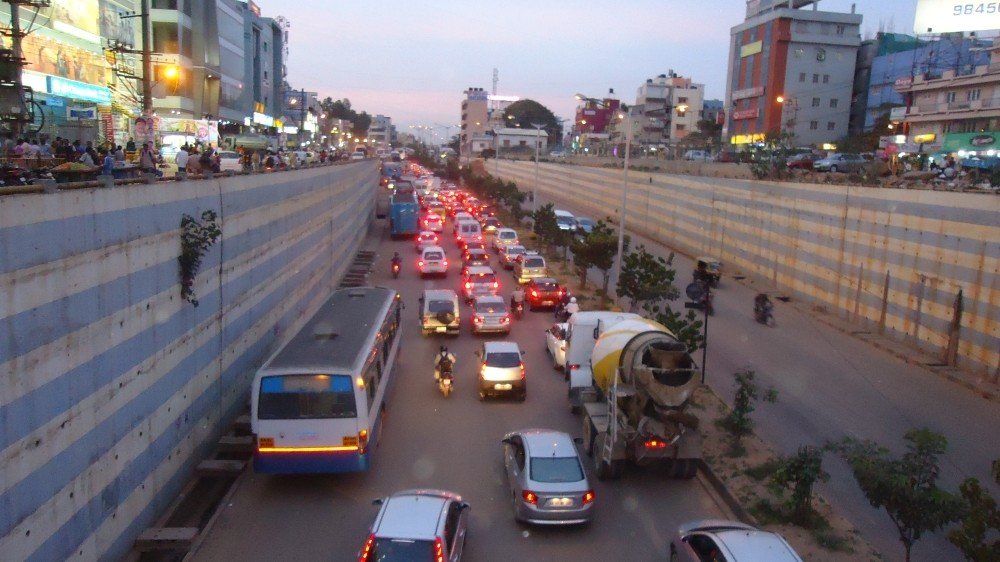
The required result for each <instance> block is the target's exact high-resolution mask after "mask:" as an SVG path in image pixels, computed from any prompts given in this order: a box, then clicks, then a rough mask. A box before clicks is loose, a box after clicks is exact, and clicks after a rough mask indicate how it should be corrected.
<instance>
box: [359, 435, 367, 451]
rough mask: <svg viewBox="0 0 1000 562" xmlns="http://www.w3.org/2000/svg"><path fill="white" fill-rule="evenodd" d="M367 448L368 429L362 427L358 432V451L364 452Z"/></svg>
mask: <svg viewBox="0 0 1000 562" xmlns="http://www.w3.org/2000/svg"><path fill="white" fill-rule="evenodd" d="M367 448H368V430H367V429H362V430H361V431H359V432H358V452H359V453H364V452H365V449H367Z"/></svg>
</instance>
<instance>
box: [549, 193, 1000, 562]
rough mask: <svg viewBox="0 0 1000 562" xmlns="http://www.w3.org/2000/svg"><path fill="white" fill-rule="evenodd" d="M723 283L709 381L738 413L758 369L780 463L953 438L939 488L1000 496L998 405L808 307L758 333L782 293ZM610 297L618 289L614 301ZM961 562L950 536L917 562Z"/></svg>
mask: <svg viewBox="0 0 1000 562" xmlns="http://www.w3.org/2000/svg"><path fill="white" fill-rule="evenodd" d="M550 202H553V203H555V204H556V205H555V206H556V208H562V209H566V210H569V211H571V212H572V211H574V207H573V205H572V203H571V202H566V201H550V200H543V199H542V198H541V197H540V198H539V201H538V205H539V206H541V205H544V204H545V203H550ZM593 218H594V219H598V218H601V217H593ZM626 220H627V218H626ZM626 226H627V225H626ZM632 236H633V238H632V244H633V247H635V246H636V245H638V244H640V243H641V244H645V246H646V248H647V250H648V251H650V252H651V253H654V254H656V255H660V256H663V257H666V256H667V255H668V254H669V253H670V250H669V248H666V247H664V246H663V245H662V244H659V243H656V242H653V241H651V240H649V239H645V238H642V237H636V236H635V235H634V233H633V235H632ZM674 265H675V267H676V269H677V272H678V273H677V283H678V286H679V288H680V289H681V291H682V292H683V289H684V286H685V285H686V284H687V283H688V282H689V281H690V280H691V272H692V270H693V263H692V260H691V259H689V258H688V257H685V256H682V255H676V256H675V258H674ZM592 273H593V275H592V276H591V277H590V278H591V279H592V280H593V281H594V282H595V283H596V282H598V276H597V273H596V272H592ZM727 273H729V275H724V277H723V280H722V284H721V286H720V288H719V289H718V290H717V291H716V292H715V293H714V295H715V300H714V304H715V311H716V313H715V315H714V316H712V318H711V320H710V322H709V348H708V361H707V382H708V384H709V385H710V386H711V387H712V388H713V389H715V391H716V392H718V393H719V394H720V395H721V396H722V397H723V398H724V399H725V400H726V401H727V402H728V403H729V404H732V400H733V395H734V390H735V389H734V387H733V377H732V374H733V373H734V372H736V371H737V370H739V369H741V368H744V367H752V368H753V369H755V371H756V373H757V379H758V381H759V382H760V384H761V385H763V386H771V387H774V388H775V389H777V390H778V401H777V402H776V403H774V404H760V405H758V408H757V410H756V411H755V412H754V414H753V417H754V419H755V420H756V421H757V423H758V427H757V430H756V432H757V434H758V435H760V436H761V437H762V438H763V439H764V440H766V441H768V442H769V443H771V444H772V445H774V446H775V447H776V448H777V450H778V451H779V452H780V453H781V454H791V453H794V452H795V450H796V449H797V448H798V447H799V446H801V445H807V444H808V445H823V444H825V443H827V442H828V441H836V440H840V439H842V438H843V437H845V436H850V437H855V438H863V439H873V440H875V441H877V442H879V443H881V444H883V445H884V446H886V447H889V448H890V449H892V450H893V451H895V452H896V453H902V452H903V451H905V442H904V440H903V435H904V433H906V431H908V430H909V429H912V428H917V427H927V428H930V429H932V430H934V431H937V432H939V433H941V434H943V435H944V436H945V437H946V438H947V439H948V451H947V453H946V454H945V455H943V456H942V457H941V463H940V465H941V477H940V481H939V483H940V485H941V486H942V487H944V488H945V489H947V490H950V491H952V492H956V493H957V490H958V484H959V483H960V482H961V481H962V480H964V479H965V478H967V477H975V478H978V479H979V480H980V482H982V483H983V484H984V487H985V488H986V489H987V490H988V491H990V492H991V493H992V495H993V497H994V498H1000V487H998V486H997V485H996V484H995V483H994V481H993V479H992V478H991V476H990V463H991V462H992V461H993V460H994V459H997V458H1000V439H998V438H997V433H996V428H997V427H1000V407H998V405H997V403H996V402H991V401H989V400H986V399H984V398H982V397H980V396H978V395H976V394H974V393H972V392H971V391H969V390H967V389H965V388H963V387H960V386H959V385H957V384H954V383H951V382H949V381H948V380H946V379H944V378H942V377H940V376H938V375H935V374H933V373H931V372H930V371H928V370H926V369H923V368H920V367H918V366H914V365H911V364H908V363H906V362H905V361H903V360H901V359H899V358H897V357H895V356H893V355H891V354H889V353H887V352H885V351H881V350H879V349H876V348H875V347H873V346H871V345H869V344H867V343H865V342H863V341H861V340H859V339H857V338H854V337H851V336H850V335H848V334H844V333H843V332H840V331H838V330H836V329H834V328H831V327H830V326H828V325H826V324H824V323H822V322H820V321H818V320H816V319H815V318H814V317H813V315H812V314H811V313H810V312H809V311H808V310H807V309H806V307H803V306H792V305H789V304H785V303H782V302H780V301H775V318H776V319H777V326H776V327H774V328H768V327H764V326H761V325H759V324H757V323H756V322H755V321H754V320H753V315H752V311H753V297H754V295H755V294H756V293H757V292H758V291H762V290H765V291H766V290H774V287H772V286H770V285H768V284H767V283H762V282H761V281H760V280H756V282H755V281H753V280H745V281H737V280H735V279H733V278H732V276H731V274H732V273H733V272H732V271H729V272H727ZM614 286H615V280H614V279H612V281H611V285H610V287H611V288H612V291H613V287H614ZM680 302H681V301H677V302H676V303H674V305H675V306H679V305H680ZM699 359H700V356H699ZM823 467H824V469H826V470H827V471H828V472H829V473H830V474H831V479H830V481H829V482H828V483H827V484H825V485H821V486H819V491H820V492H821V493H822V494H823V495H824V496H825V497H826V498H827V499H828V500H830V502H831V504H832V505H833V506H834V508H835V509H836V510H837V511H838V512H839V513H841V514H843V515H844V516H846V517H847V518H848V519H850V520H851V521H852V522H853V523H854V525H855V527H856V528H857V529H858V530H859V531H860V532H861V534H862V536H864V538H865V539H867V540H868V541H869V542H871V543H872V544H873V545H874V546H875V547H876V548H877V549H878V550H879V551H881V553H882V554H883V555H884V556H885V558H886V559H887V560H902V559H903V550H902V546H901V544H900V542H899V540H898V535H897V532H896V528H895V526H894V525H893V524H892V522H891V521H890V519H889V518H888V516H887V515H886V514H885V511H884V510H881V509H875V508H873V507H872V506H871V505H870V504H869V503H868V501H867V500H866V499H865V497H864V495H863V494H862V493H861V491H860V490H859V488H858V486H857V484H856V482H855V480H854V477H853V475H852V474H851V472H850V469H849V467H848V466H847V464H846V463H845V462H844V461H842V460H841V459H839V458H836V457H835V456H833V455H832V454H831V455H827V457H826V458H825V460H824V465H823ZM958 559H961V555H960V553H959V552H958V550H957V549H956V548H955V547H954V546H952V545H951V543H949V542H948V541H947V540H946V539H945V538H944V535H943V533H932V534H926V535H924V537H923V538H921V540H920V541H918V542H917V543H916V545H915V546H914V548H913V553H912V560H913V561H914V562H925V561H926V562H930V561H939V560H958Z"/></svg>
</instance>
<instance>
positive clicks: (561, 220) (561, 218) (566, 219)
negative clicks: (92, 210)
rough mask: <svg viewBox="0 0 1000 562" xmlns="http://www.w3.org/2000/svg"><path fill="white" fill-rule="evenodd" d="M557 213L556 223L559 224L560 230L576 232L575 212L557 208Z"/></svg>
mask: <svg viewBox="0 0 1000 562" xmlns="http://www.w3.org/2000/svg"><path fill="white" fill-rule="evenodd" d="M555 214H556V223H558V224H559V230H567V231H569V232H576V217H574V216H573V213H571V212H569V211H563V210H562V209H556V210H555Z"/></svg>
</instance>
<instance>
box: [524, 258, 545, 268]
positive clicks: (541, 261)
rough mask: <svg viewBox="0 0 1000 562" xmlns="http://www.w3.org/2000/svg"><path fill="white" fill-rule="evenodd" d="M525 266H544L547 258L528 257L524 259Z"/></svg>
mask: <svg viewBox="0 0 1000 562" xmlns="http://www.w3.org/2000/svg"><path fill="white" fill-rule="evenodd" d="M524 266H525V267H544V266H545V258H527V259H525V260H524Z"/></svg>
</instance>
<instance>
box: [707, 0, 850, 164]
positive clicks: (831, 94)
mask: <svg viewBox="0 0 1000 562" xmlns="http://www.w3.org/2000/svg"><path fill="white" fill-rule="evenodd" d="M807 6H811V8H812V9H803V8H805V7H807ZM860 26H861V15H860V14H855V13H853V9H852V13H849V14H844V13H837V12H824V11H820V10H819V9H818V7H817V5H816V2H815V1H813V0H754V1H753V2H748V3H747V10H746V19H745V21H744V22H743V23H741V24H739V25H737V26H735V27H733V28H732V29H731V30H730V44H729V72H728V78H727V83H726V107H727V108H728V112H727V115H726V126H725V129H724V134H725V135H726V137H727V138H728V139H729V142H730V143H732V144H745V143H749V142H758V141H762V140H764V138H765V137H766V136H767V135H778V134H781V133H787V134H789V135H790V136H791V139H792V142H793V143H795V144H797V145H818V144H821V143H826V142H833V141H835V140H837V139H838V138H841V137H843V136H845V135H846V134H847V125H848V120H849V117H850V107H851V96H852V89H853V84H854V68H855V63H856V59H857V51H858V47H859V46H860V44H861V36H860V33H859V30H860Z"/></svg>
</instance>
